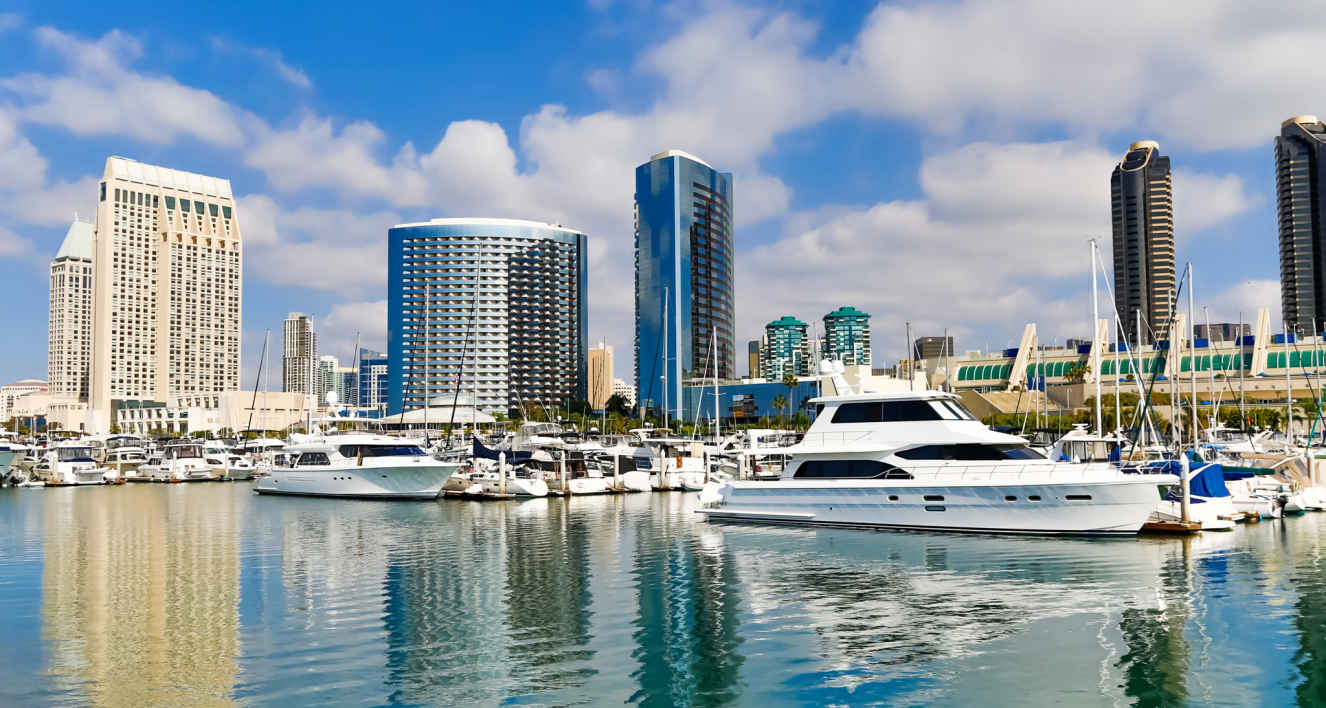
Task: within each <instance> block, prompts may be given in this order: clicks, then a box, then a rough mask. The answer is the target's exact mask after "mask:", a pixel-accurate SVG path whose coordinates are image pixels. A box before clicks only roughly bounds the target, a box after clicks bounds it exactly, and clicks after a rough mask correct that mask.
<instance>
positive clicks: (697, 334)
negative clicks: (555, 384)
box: [635, 150, 736, 418]
mask: <svg viewBox="0 0 1326 708" xmlns="http://www.w3.org/2000/svg"><path fill="white" fill-rule="evenodd" d="M733 250H734V249H733V231H732V174H731V173H728V172H719V171H717V170H715V169H714V168H713V167H711V166H710V165H709V164H708V163H706V162H705V161H704V160H701V159H700V158H698V157H695V156H694V155H689V154H687V153H684V152H682V151H680V150H668V151H667V152H662V153H659V154H657V155H654V156H653V157H652V158H650V160H649V162H646V163H645V164H643V165H640V166H639V167H637V168H636V169H635V383H636V391H637V393H636V395H637V401H638V402H639V403H640V404H641V405H643V406H647V407H652V408H658V407H661V406H663V405H664V403H665V402H666V404H667V407H668V411H669V414H670V415H671V416H672V417H674V418H679V417H680V408H681V403H682V384H683V383H684V382H686V381H688V380H691V379H701V378H704V379H708V378H712V377H713V376H714V375H715V373H716V374H717V376H718V378H720V379H732V378H736V343H735V323H736V316H735V303H734V299H735V290H734V285H733V283H734V280H733V273H734V270H735V268H734V265H733ZM715 340H717V347H716V348H715V347H714V342H715ZM715 351H716V352H717V359H718V362H717V364H718V366H717V371H715V367H714V359H715ZM665 380H666V384H667V390H666V391H664V382H665Z"/></svg>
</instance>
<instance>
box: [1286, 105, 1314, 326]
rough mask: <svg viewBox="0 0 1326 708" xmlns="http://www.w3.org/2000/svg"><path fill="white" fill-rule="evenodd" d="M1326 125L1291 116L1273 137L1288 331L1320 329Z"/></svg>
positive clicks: (1312, 117)
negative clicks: (1278, 133) (1276, 135)
mask: <svg viewBox="0 0 1326 708" xmlns="http://www.w3.org/2000/svg"><path fill="white" fill-rule="evenodd" d="M1324 153H1326V124H1323V123H1322V122H1321V121H1319V120H1317V117H1316V116H1297V117H1295V118H1290V119H1289V120H1287V121H1285V122H1284V123H1281V124H1280V136H1279V137H1277V138H1276V139H1275V193H1276V211H1277V215H1278V217H1279V222H1280V307H1281V312H1282V313H1283V316H1284V319H1285V323H1286V324H1287V326H1288V328H1289V330H1290V331H1292V332H1297V333H1299V334H1312V333H1313V327H1314V326H1315V327H1316V331H1317V332H1318V333H1320V332H1323V331H1326V223H1323V220H1326V154H1324Z"/></svg>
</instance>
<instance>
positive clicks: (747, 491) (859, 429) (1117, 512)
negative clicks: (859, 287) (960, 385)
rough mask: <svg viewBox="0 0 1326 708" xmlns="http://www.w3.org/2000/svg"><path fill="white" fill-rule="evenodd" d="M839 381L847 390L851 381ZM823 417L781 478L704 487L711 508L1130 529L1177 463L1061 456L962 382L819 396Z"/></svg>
mask: <svg viewBox="0 0 1326 708" xmlns="http://www.w3.org/2000/svg"><path fill="white" fill-rule="evenodd" d="M837 385H838V388H837V390H839V391H850V390H851V389H850V388H847V387H846V384H845V382H841V383H838V384H837ZM813 402H814V403H816V404H818V406H819V413H818V415H817V416H816V418H815V422H814V424H813V425H812V426H811V428H810V431H809V432H808V433H807V434H806V436H805V437H804V438H803V440H802V441H801V442H800V443H799V444H797V445H794V446H791V447H789V448H786V452H787V454H788V455H789V456H790V457H789V461H788V464H787V467H786V469H785V470H784V472H783V476H782V477H781V478H780V479H779V480H778V481H774V482H758V481H738V480H733V481H728V482H726V483H716V484H713V485H710V486H709V487H708V488H706V490H705V492H704V495H703V496H702V500H703V501H704V502H705V503H706V504H707V505H708V508H703V509H700V512H701V513H704V514H706V515H707V516H708V517H709V518H711V519H732V520H755V521H766V522H783V523H801V524H822V525H830V526H850V527H870V528H893V529H917V530H946V531H973V532H983V533H1030V534H1132V533H1136V532H1137V531H1138V530H1139V529H1140V528H1141V527H1142V525H1143V524H1144V523H1145V522H1146V521H1147V518H1148V517H1149V516H1150V515H1151V513H1152V511H1154V510H1155V509H1156V505H1157V504H1158V503H1159V501H1160V499H1161V493H1160V487H1164V486H1171V485H1174V484H1177V483H1178V482H1179V480H1178V478H1177V477H1175V476H1174V475H1169V474H1153V475H1149V474H1126V473H1124V472H1123V471H1121V470H1119V469H1118V468H1116V467H1114V466H1112V465H1110V464H1106V463H1098V462H1096V463H1081V462H1062V461H1060V462H1056V461H1052V460H1048V459H1045V457H1044V456H1043V455H1041V454H1040V453H1038V452H1036V451H1034V450H1032V449H1031V448H1029V447H1028V446H1027V442H1026V441H1025V440H1023V439H1022V438H1019V437H1015V436H1012V435H1005V434H1003V433H997V432H995V431H993V430H990V429H989V428H987V427H986V426H985V425H983V424H982V423H981V422H980V421H979V420H977V419H976V418H975V417H974V416H973V415H972V414H971V413H970V412H969V411H968V410H967V409H966V408H965V407H964V406H963V405H962V403H961V402H960V401H959V399H958V398H957V397H956V396H954V395H953V394H949V393H942V392H938V391H925V392H914V393H866V394H849V395H841V396H831V397H823V398H818V399H815V400H814V401H813Z"/></svg>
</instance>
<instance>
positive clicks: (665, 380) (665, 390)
mask: <svg viewBox="0 0 1326 708" xmlns="http://www.w3.org/2000/svg"><path fill="white" fill-rule="evenodd" d="M670 413H671V411H669V410H668V286H666V285H665V286H663V427H665V428H666V427H668V426H669V425H671V424H672V421H671V420H670V419H671V418H672V416H671V415H670ZM659 474H662V472H659Z"/></svg>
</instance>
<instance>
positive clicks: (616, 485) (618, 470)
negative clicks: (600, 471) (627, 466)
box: [612, 452, 622, 489]
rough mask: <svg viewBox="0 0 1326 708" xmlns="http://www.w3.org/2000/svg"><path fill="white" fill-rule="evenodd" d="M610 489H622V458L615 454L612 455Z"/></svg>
mask: <svg viewBox="0 0 1326 708" xmlns="http://www.w3.org/2000/svg"><path fill="white" fill-rule="evenodd" d="M612 488H613V489H621V488H622V458H621V457H619V456H618V455H617V453H615V452H614V453H613V454H612Z"/></svg>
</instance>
